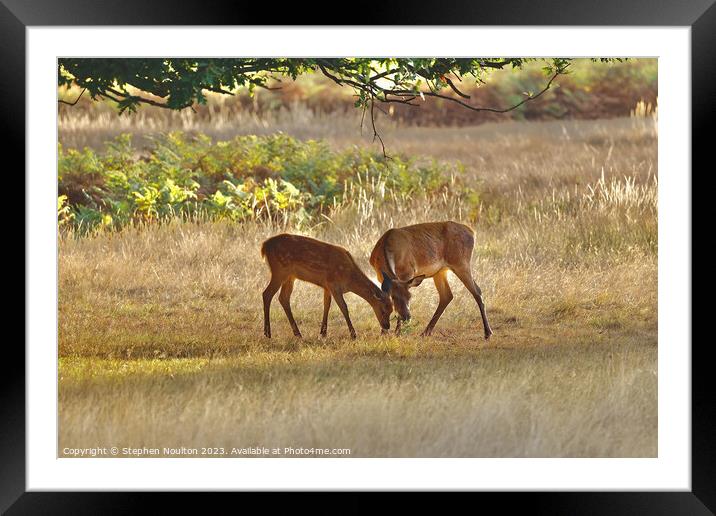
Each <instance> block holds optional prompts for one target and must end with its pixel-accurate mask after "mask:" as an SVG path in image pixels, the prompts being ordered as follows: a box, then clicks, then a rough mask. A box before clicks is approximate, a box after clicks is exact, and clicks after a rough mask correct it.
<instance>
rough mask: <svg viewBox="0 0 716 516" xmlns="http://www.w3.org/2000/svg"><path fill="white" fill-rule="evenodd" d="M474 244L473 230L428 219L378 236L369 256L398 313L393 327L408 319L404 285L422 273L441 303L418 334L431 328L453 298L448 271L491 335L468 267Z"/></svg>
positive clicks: (417, 282) (487, 335)
mask: <svg viewBox="0 0 716 516" xmlns="http://www.w3.org/2000/svg"><path fill="white" fill-rule="evenodd" d="M474 245H475V233H474V231H473V230H472V229H470V228H469V227H467V226H465V225H464V224H458V223H457V222H430V223H425V224H415V225H414V226H406V227H403V228H394V229H390V230H388V231H386V232H385V233H384V234H383V236H381V237H380V240H378V243H377V244H375V247H374V248H373V252H372V253H371V255H370V264H371V265H372V266H373V268H374V269H375V272H376V275H377V276H378V281H380V282H381V284H382V285H381V288H382V290H383V291H384V292H386V293H389V294H390V297H391V298H392V300H393V306H394V307H395V310H396V311H397V312H398V316H399V319H398V323H397V327H396V331H398V332H399V331H400V323H401V321H407V320H409V319H410V292H409V291H408V289H409V288H411V287H417V286H418V285H420V283H421V282H422V281H423V280H424V279H425V278H433V281H434V282H435V287H436V288H437V289H438V294H439V295H440V302H439V303H438V308H437V310H435V315H433V318H432V319H431V320H430V322H429V323H428V326H427V327H426V328H425V331H423V333H422V334H423V335H424V336H427V335H430V334H431V333H432V331H433V328H434V327H435V324H436V323H437V322H438V319H440V316H441V315H442V313H443V311H445V308H446V307H447V305H448V304H449V303H450V301H452V298H453V295H452V291H451V290H450V285H449V284H448V280H447V272H448V271H449V270H451V271H452V272H454V273H455V275H456V276H457V277H458V278H460V281H462V283H463V284H464V285H465V287H467V290H469V291H470V293H471V294H472V296H473V297H474V298H475V301H477V306H478V308H479V309H480V316H481V317H482V325H483V328H484V330H485V339H489V338H490V335H492V330H491V329H490V324H489V323H488V322H487V314H486V313H485V304H484V303H483V301H482V291H481V290H480V287H478V286H477V283H475V280H474V279H473V277H472V272H471V270H470V260H471V258H472V250H473V247H474Z"/></svg>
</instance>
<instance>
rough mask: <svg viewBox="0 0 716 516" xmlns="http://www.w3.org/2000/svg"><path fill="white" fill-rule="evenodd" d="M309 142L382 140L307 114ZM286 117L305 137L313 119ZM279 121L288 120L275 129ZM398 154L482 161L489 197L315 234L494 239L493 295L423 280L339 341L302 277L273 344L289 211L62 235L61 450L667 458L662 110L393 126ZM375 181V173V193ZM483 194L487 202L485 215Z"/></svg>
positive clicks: (349, 219)
mask: <svg viewBox="0 0 716 516" xmlns="http://www.w3.org/2000/svg"><path fill="white" fill-rule="evenodd" d="M301 127H302V128H303V129H302V132H299V131H296V132H295V133H296V134H294V135H295V136H299V137H302V138H308V137H323V138H326V139H327V140H328V141H329V142H330V143H331V144H332V145H333V146H335V147H342V146H346V145H352V144H358V145H370V144H371V143H370V140H365V139H360V138H358V137H356V135H355V131H356V129H355V126H354V130H353V133H350V132H349V130H348V129H346V126H345V124H344V125H342V126H340V127H338V128H335V130H332V129H331V128H330V127H326V126H325V125H321V124H313V123H311V124H305V126H301ZM284 129H286V130H288V131H290V130H291V127H290V126H289V127H285V128H284ZM267 130H268V129H267ZM383 138H384V140H385V141H386V144H387V145H388V147H389V151H391V150H392V151H394V152H403V153H407V154H410V155H421V156H425V157H427V158H435V159H437V160H439V161H452V160H456V159H457V160H460V161H461V162H462V163H463V164H464V165H465V172H464V177H462V179H461V180H462V181H465V182H466V183H468V184H474V185H479V191H480V192H481V195H482V198H481V199H480V202H478V203H471V204H466V203H464V201H463V200H461V199H458V198H453V197H451V196H450V194H449V192H445V193H443V194H441V195H431V196H421V195H420V194H415V195H413V196H412V197H409V198H405V197H403V198H395V199H393V200H392V201H390V202H387V203H385V204H384V205H382V208H381V209H379V210H378V209H375V206H374V204H373V202H372V197H371V196H372V195H376V193H375V192H370V191H368V190H366V195H365V196H363V197H361V198H359V199H358V200H353V201H352V202H350V203H345V204H343V205H341V206H339V207H338V208H337V209H336V210H335V211H334V212H332V213H331V214H330V217H327V218H322V219H321V220H320V221H316V223H315V224H313V225H311V226H309V227H304V228H302V230H301V233H303V234H307V235H311V236H315V237H317V238H321V239H325V240H328V241H330V242H333V243H336V244H339V245H343V246H344V247H346V248H348V249H349V250H350V251H351V252H352V253H353V255H354V257H355V258H356V261H357V262H358V264H359V265H360V266H361V267H362V268H363V270H364V271H365V272H366V273H369V271H370V267H369V265H368V256H369V254H370V251H371V249H372V246H373V245H374V243H375V242H376V241H377V239H378V238H379V236H380V235H381V234H382V232H383V231H385V230H386V229H387V228H389V227H393V226H401V225H406V224H410V223H415V222H420V221H428V220H447V219H452V220H457V221H462V222H465V223H467V224H468V225H470V226H471V227H473V228H474V229H475V231H476V248H475V253H474V263H473V273H474V276H475V278H476V280H477V283H478V284H479V285H480V286H481V288H482V290H483V293H484V295H485V301H486V305H487V311H488V316H489V318H490V322H491V324H492V328H493V331H494V335H493V337H492V338H491V339H490V340H489V341H487V342H486V341H484V340H483V339H482V337H481V335H482V328H481V325H480V318H479V312H478V310H477V307H476V306H475V303H474V301H473V300H472V298H471V297H470V295H469V294H468V293H467V291H466V290H465V289H464V287H462V285H461V284H460V283H459V282H458V281H455V280H456V278H454V277H451V278H450V282H451V285H452V287H453V288H452V289H453V292H454V293H455V299H454V301H453V302H452V304H451V305H450V306H449V307H448V308H447V310H446V312H445V314H444V315H443V317H442V319H441V320H440V322H439V323H438V325H437V327H436V330H435V332H434V334H433V336H432V337H430V338H421V337H419V336H418V334H419V333H420V331H421V330H422V329H423V326H424V325H425V324H426V323H427V321H428V320H429V318H430V316H431V315H432V312H433V310H434V308H435V306H436V305H437V293H436V291H435V288H434V286H433V285H432V282H430V281H425V282H423V284H422V285H421V286H420V287H418V288H417V289H414V291H413V302H412V305H411V308H412V312H413V322H412V324H411V325H410V326H408V327H407V329H405V331H404V333H403V335H401V336H400V337H396V336H394V335H391V336H388V337H382V336H381V335H380V330H379V327H378V324H377V321H376V320H375V318H374V316H373V313H372V310H371V309H370V307H369V306H368V305H367V304H366V303H364V302H363V301H362V300H361V299H360V298H358V297H355V296H350V295H349V296H347V301H348V305H349V309H350V312H351V316H352V319H353V323H354V325H355V327H356V330H357V332H358V339H357V340H355V341H352V340H350V339H349V338H348V330H347V328H346V326H345V323H344V322H343V319H342V316H341V314H340V312H339V311H338V310H337V309H336V307H335V305H334V307H333V309H332V311H331V315H330V319H329V335H328V338H326V339H320V338H318V330H319V326H320V319H321V312H322V291H321V290H320V289H318V288H317V287H314V286H311V285H307V284H302V283H300V282H298V283H297V284H296V288H295V290H294V295H293V298H292V304H293V311H294V315H295V316H296V319H297V321H298V324H299V326H300V327H301V330H302V332H303V334H304V337H305V338H304V339H303V340H298V339H296V338H294V337H293V336H292V333H291V330H290V328H289V325H288V322H287V321H286V318H285V316H284V314H283V311H282V310H281V307H280V305H279V304H278V302H277V301H276V300H274V304H273V306H272V323H273V324H272V329H273V333H274V336H275V338H274V339H271V340H267V339H265V338H263V336H262V327H263V321H262V309H261V291H262V290H263V288H264V287H265V285H266V283H267V282H268V278H269V274H268V268H267V267H266V265H265V264H264V263H262V260H261V257H260V255H259V247H260V244H261V242H262V241H263V240H264V239H265V238H267V237H269V236H271V235H273V234H275V233H278V232H281V231H294V228H291V227H285V226H283V225H280V224H276V223H271V222H269V221H252V222H247V223H245V224H242V225H237V224H231V223H228V222H212V223H204V222H200V221H197V222H173V223H169V224H164V225H159V224H153V225H147V226H137V227H129V228H126V229H124V230H122V231H121V232H114V233H99V234H97V235H94V236H90V237H82V238H75V237H73V236H72V235H71V234H69V235H63V236H61V237H60V239H59V407H60V408H59V410H60V413H59V418H60V422H59V430H60V435H59V449H60V455H63V453H62V450H63V448H65V447H71V448H74V447H89V446H107V447H110V446H117V447H120V448H122V447H131V448H139V447H157V448H162V449H163V448H164V447H173V448H177V447H182V446H184V447H224V448H226V449H231V448H244V447H249V446H264V447H268V448H273V447H276V448H281V449H283V448H285V447H293V448H299V447H304V448H311V447H320V448H329V449H330V448H342V449H343V448H347V449H350V456H352V457H376V456H378V457H402V456H406V457H443V456H455V457H617V456H618V457H634V456H639V457H653V456H656V455H657V195H656V193H657V180H656V177H657V162H656V156H657V145H656V143H657V130H656V123H655V121H654V119H652V118H650V117H642V118H631V119H614V120H597V121H566V122H561V121H558V122H508V123H504V124H484V125H481V126H479V127H460V128H420V127H411V128H400V127H398V126H390V125H386V126H384V134H383ZM366 188H367V187H366ZM476 206H477V208H476Z"/></svg>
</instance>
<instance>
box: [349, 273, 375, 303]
mask: <svg viewBox="0 0 716 516" xmlns="http://www.w3.org/2000/svg"><path fill="white" fill-rule="evenodd" d="M350 290H351V291H352V292H353V293H354V294H356V295H358V296H360V297H362V298H363V299H365V300H366V301H368V303H370V304H371V305H372V304H373V301H374V300H375V294H376V293H377V292H376V291H377V290H378V287H376V286H375V283H373V282H372V281H371V280H369V279H368V276H366V275H365V274H363V272H362V271H355V272H354V273H353V281H352V285H351V289H350Z"/></svg>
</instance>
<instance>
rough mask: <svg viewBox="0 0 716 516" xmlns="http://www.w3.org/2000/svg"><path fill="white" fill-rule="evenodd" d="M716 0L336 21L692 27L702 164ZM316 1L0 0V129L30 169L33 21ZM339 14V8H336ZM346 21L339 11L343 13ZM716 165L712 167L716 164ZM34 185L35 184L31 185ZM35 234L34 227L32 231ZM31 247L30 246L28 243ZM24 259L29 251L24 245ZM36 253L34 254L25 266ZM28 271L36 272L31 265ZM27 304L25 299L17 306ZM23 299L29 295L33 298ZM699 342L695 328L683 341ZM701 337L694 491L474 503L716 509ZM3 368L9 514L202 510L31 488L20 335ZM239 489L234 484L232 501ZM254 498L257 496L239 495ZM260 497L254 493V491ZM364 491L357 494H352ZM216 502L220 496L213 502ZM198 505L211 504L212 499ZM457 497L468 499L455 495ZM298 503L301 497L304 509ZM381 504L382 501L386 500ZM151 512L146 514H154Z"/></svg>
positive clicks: (417, 10)
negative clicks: (29, 38) (28, 33)
mask: <svg viewBox="0 0 716 516" xmlns="http://www.w3.org/2000/svg"><path fill="white" fill-rule="evenodd" d="M714 1H715V0H690V1H688V2H687V1H679V0H652V1H648V0H549V1H542V2H534V1H528V0H501V1H500V2H494V3H492V4H490V5H485V4H484V3H478V2H474V1H470V0H459V1H454V2H452V3H451V5H449V6H448V5H431V6H428V5H424V6H422V7H421V6H416V5H415V4H414V3H412V4H411V5H410V6H409V8H406V6H405V5H398V4H395V5H387V4H384V3H381V4H375V6H374V7H375V9H373V7H371V9H370V11H365V10H364V9H362V8H361V9H360V11H356V12H360V13H361V16H363V18H362V19H361V20H358V19H356V18H349V17H347V15H346V17H341V21H338V22H337V20H336V19H334V20H331V21H330V22H329V23H330V24H332V25H342V24H356V23H360V24H361V25H386V24H387V25H574V26H600V25H606V26H624V25H628V26H629V25H633V26H648V25H656V26H690V27H691V45H692V46H691V60H692V61H691V64H692V163H693V164H692V170H691V171H685V173H690V174H691V177H692V178H693V170H694V169H696V168H703V169H704V170H702V172H707V170H706V167H707V166H708V165H707V164H711V163H710V162H709V161H708V160H709V158H710V156H709V154H710V147H713V144H710V145H709V143H710V142H709V143H707V141H706V139H707V138H709V139H710V131H709V129H710V128H712V126H713V125H714V122H713V118H714V114H715V113H716V56H714V55H713V54H712V51H714V50H716V45H714V43H715V42H716V36H715V35H716V5H714ZM316 10H318V9H317V8H316V7H313V8H312V9H306V8H305V6H301V5H300V4H298V3H296V4H293V5H292V4H284V5H282V6H281V7H280V8H276V6H275V5H273V4H266V3H246V4H243V3H242V4H239V3H236V2H225V1H224V2H214V3H211V5H210V6H207V5H206V3H204V2H199V1H196V0H184V1H182V2H171V1H168V0H154V1H151V2H149V1H144V2H143V1H140V0H124V1H122V2H114V3H99V2H91V1H89V0H62V1H61V2H51V1H50V0H32V1H29V0H24V1H23V0H0V41H1V43H2V44H1V45H0V53H1V54H2V61H0V62H2V70H3V72H4V73H3V77H2V79H1V80H0V127H2V128H3V130H4V133H5V134H4V136H5V138H3V140H0V141H2V142H3V143H4V147H5V149H8V151H6V152H8V155H10V154H9V152H13V151H14V152H15V153H16V154H17V158H18V160H17V161H16V165H15V169H18V168H19V167H22V168H23V170H24V166H25V155H24V152H23V151H21V150H20V149H24V148H25V146H24V143H25V137H26V135H25V112H26V111H25V110H26V100H27V99H26V98H25V60H26V39H25V30H26V28H27V27H28V26H42V25H48V26H62V25H70V26H90V25H130V26H131V25H183V26H192V25H246V24H252V23H255V22H262V23H270V24H272V25H281V24H284V23H287V22H291V23H296V22H301V21H302V22H305V23H307V24H316V18H315V14H314V13H315V11H316ZM331 11H333V10H332V9H331ZM336 18H338V17H336ZM709 168H713V165H711V167H709ZM25 193H26V192H25ZM23 238H24V235H23ZM24 249H25V246H24V243H23V250H24ZM23 258H24V259H26V258H27V257H26V256H24V251H23ZM24 263H25V261H24V260H23V265H22V266H23V267H24ZM24 270H25V274H27V270H26V269H24ZM18 306H19V303H18ZM22 306H23V308H24V303H23V305H22ZM673 344H674V345H686V344H689V345H690V344H691V335H690V334H684V340H683V342H679V343H673ZM701 344H702V345H701V346H698V345H697V346H692V460H691V465H692V477H691V479H692V490H691V491H690V492H657V491H653V492H638V493H637V492H582V493H577V492H566V493H558V492H549V493H539V492H531V493H511V492H505V493H474V494H473V495H476V496H477V497H478V499H477V500H471V501H470V502H468V503H471V504H475V507H480V506H483V504H484V503H485V502H487V501H491V502H497V503H500V504H501V506H502V507H503V508H504V509H507V510H508V511H511V510H514V509H516V508H524V509H525V510H529V512H530V513H549V514H612V515H614V514H669V515H672V514H713V513H714V512H716V446H715V444H716V439H714V436H715V435H716V428H715V426H716V425H715V424H714V421H715V418H714V413H715V409H714V407H715V404H714V402H713V398H712V397H711V396H710V393H711V389H710V387H711V381H710V380H711V371H710V369H711V367H712V366H711V363H710V361H709V360H708V359H707V356H706V355H707V353H708V351H707V348H708V347H709V346H710V342H709V341H708V340H705V341H703V342H702V343H701ZM3 356H4V358H5V360H4V361H3V362H5V367H4V368H3V372H2V374H0V386H1V390H0V396H1V398H0V399H1V400H2V403H0V511H7V514H26V513H30V514H35V513H51V514H55V513H58V512H60V513H63V512H65V511H67V512H69V513H72V514H104V513H110V514H112V513H123V514H127V513H137V512H144V511H146V509H147V507H148V505H147V502H149V501H150V499H151V500H152V501H158V502H159V503H160V504H161V505H162V508H163V511H162V512H169V511H170V510H171V509H172V508H173V507H180V508H184V509H189V508H191V504H190V503H189V500H188V494H187V493H163V494H162V493H157V494H152V493H147V492H142V493H129V492H111V493H97V492H95V493H70V492H54V493H53V492H26V488H25V485H26V484H25V472H26V466H25V451H26V450H25V447H26V443H25V431H26V428H25V367H24V366H25V353H24V350H23V349H22V348H21V347H20V346H19V344H18V341H17V339H8V340H7V341H6V343H5V350H4V354H3ZM235 495H236V493H224V494H221V495H220V496H221V497H222V498H228V497H233V496H235ZM239 496H241V497H242V502H241V503H242V504H246V503H247V500H246V496H247V493H243V494H240V495H239ZM255 496H256V495H251V496H250V497H251V498H254V497H255ZM352 496H353V497H355V496H356V495H355V494H354V495H352ZM375 496H376V495H375V494H370V495H368V497H366V498H362V497H361V498H360V499H355V501H352V502H351V503H345V502H341V504H342V507H343V508H345V509H347V510H351V509H353V510H355V509H361V508H362V509H364V510H367V509H370V508H371V507H373V506H374V502H373V500H372V498H373V499H374V498H375ZM212 501H214V500H212ZM194 502H198V503H199V504H201V505H197V507H201V506H203V507H204V509H206V505H204V504H205V502H202V501H200V500H199V501H196V500H195V501H194ZM456 502H457V500H456ZM295 503H296V502H295V501H292V504H293V505H294V507H295ZM381 503H382V502H381ZM299 504H301V505H303V504H305V505H306V507H307V508H316V507H319V508H320V507H321V506H323V507H324V508H325V509H328V508H329V505H327V500H326V498H324V497H321V496H319V495H316V494H314V495H306V496H302V497H301V499H300V500H299ZM411 505H414V506H416V507H420V506H423V505H424V502H423V496H422V495H420V494H415V493H414V494H412V495H411V496H410V497H403V501H402V502H401V506H402V508H403V509H410V508H411V507H410V506H411ZM143 510H144V511H143Z"/></svg>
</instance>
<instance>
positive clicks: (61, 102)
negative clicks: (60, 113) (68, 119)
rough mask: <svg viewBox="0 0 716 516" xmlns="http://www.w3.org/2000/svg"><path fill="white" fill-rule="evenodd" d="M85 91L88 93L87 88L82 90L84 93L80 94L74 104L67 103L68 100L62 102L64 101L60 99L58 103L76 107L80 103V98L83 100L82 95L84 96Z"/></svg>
mask: <svg viewBox="0 0 716 516" xmlns="http://www.w3.org/2000/svg"><path fill="white" fill-rule="evenodd" d="M85 91H87V88H82V91H81V92H80V94H79V95H78V96H77V98H76V99H75V101H74V102H67V101H66V100H62V99H58V100H57V102H59V103H60V104H67V105H68V106H74V105H75V104H77V103H78V102H79V101H80V98H82V94H83V93H84V92H85Z"/></svg>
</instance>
